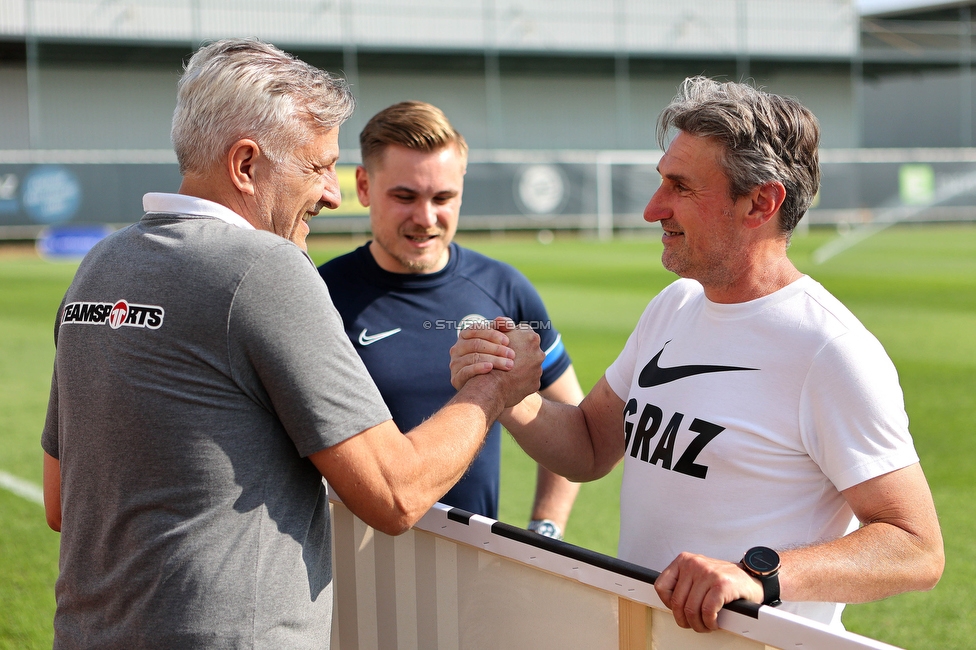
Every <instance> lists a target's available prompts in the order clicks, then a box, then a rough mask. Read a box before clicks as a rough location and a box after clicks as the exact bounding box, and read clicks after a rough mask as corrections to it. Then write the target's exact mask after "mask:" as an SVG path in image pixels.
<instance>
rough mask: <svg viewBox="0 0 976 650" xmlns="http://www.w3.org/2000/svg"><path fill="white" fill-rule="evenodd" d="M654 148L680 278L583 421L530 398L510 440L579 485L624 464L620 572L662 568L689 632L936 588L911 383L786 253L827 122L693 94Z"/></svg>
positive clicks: (585, 409) (937, 537)
mask: <svg viewBox="0 0 976 650" xmlns="http://www.w3.org/2000/svg"><path fill="white" fill-rule="evenodd" d="M675 132H676V135H674V137H673V139H671V140H670V143H668V142H667V139H668V138H669V137H670V136H671V135H672V134H673V133H675ZM659 135H660V139H661V145H662V147H664V146H665V145H666V146H667V151H666V152H665V154H664V156H663V157H662V158H661V161H660V163H659V164H658V171H659V172H660V174H661V186H660V188H659V189H658V190H657V192H655V194H654V196H653V197H652V198H651V200H650V202H649V203H648V205H647V208H646V209H645V211H644V218H645V219H646V220H647V221H650V222H654V223H660V224H661V227H662V229H663V230H664V236H663V242H664V253H663V256H662V261H663V263H664V266H665V268H667V269H669V270H670V271H673V272H674V273H676V274H677V275H679V276H680V277H681V278H682V279H680V280H678V281H676V282H674V283H673V284H671V285H670V286H668V287H667V288H665V289H664V290H663V291H662V292H661V293H660V294H659V295H658V296H657V297H655V298H654V299H653V300H652V301H651V302H650V304H649V305H648V306H647V309H646V310H645V311H644V314H643V316H641V319H640V321H639V322H638V323H637V327H636V329H635V330H634V332H633V333H632V334H631V336H630V339H629V340H628V341H627V344H626V346H625V347H624V349H623V351H622V352H621V353H620V356H619V357H618V358H617V360H616V361H615V362H614V363H613V364H612V365H611V366H610V367H609V368H608V369H607V371H606V374H605V375H604V377H603V378H602V379H601V380H600V381H599V382H598V383H597V385H596V386H595V387H594V388H593V390H592V391H591V392H590V393H589V395H587V396H586V398H585V399H584V400H583V402H582V403H581V404H580V405H579V407H573V406H567V405H564V404H555V403H553V402H550V401H547V400H545V399H544V398H542V397H540V396H539V395H538V394H533V395H530V396H529V397H527V398H526V399H525V400H523V401H522V402H521V403H520V404H519V405H518V406H516V407H515V408H513V409H511V410H509V411H506V412H505V413H504V414H503V416H502V423H503V424H504V425H505V426H506V427H507V428H508V429H509V431H511V432H512V434H513V435H514V436H515V438H516V439H517V440H518V442H519V444H520V445H522V447H523V448H524V449H525V450H526V451H527V452H528V453H529V455H531V456H532V457H533V458H535V459H536V460H537V461H539V462H540V463H543V464H544V465H546V466H547V467H548V468H549V469H551V470H552V471H554V472H556V473H559V474H561V475H563V476H566V477H568V478H570V479H572V480H577V481H586V480H593V479H595V478H599V477H600V476H603V475H604V474H606V473H607V472H609V471H610V469H611V468H612V467H613V466H614V465H616V464H617V463H618V462H619V461H620V460H621V459H623V461H624V476H623V484H622V486H621V496H620V547H619V555H620V557H621V558H622V559H625V560H628V561H631V562H634V563H637V564H641V565H643V566H646V567H649V568H652V569H656V570H660V571H662V572H661V575H660V577H658V579H657V581H656V582H655V585H654V586H655V589H656V590H657V592H658V594H659V595H660V597H661V599H662V601H663V602H664V604H665V605H667V606H668V607H670V608H671V610H672V613H673V615H674V618H675V620H676V622H677V623H678V624H679V625H680V626H682V627H690V628H693V629H695V630H697V631H700V632H704V631H708V630H712V629H715V628H716V627H717V615H718V612H719V610H720V609H721V607H722V606H723V605H725V604H726V603H728V602H730V601H732V600H736V599H740V598H741V599H747V600H750V601H753V602H756V603H763V604H766V605H780V604H782V606H783V608H784V609H788V610H790V611H792V612H794V613H798V614H801V615H804V616H807V617H810V618H813V619H815V620H819V621H821V622H823V623H828V624H834V625H840V624H841V621H840V614H841V611H842V609H843V605H841V604H840V603H849V602H863V601H867V600H874V599H878V598H884V597H886V596H890V595H892V594H896V593H899V592H902V591H907V590H912V589H931V588H932V587H933V586H934V585H935V583H936V582H937V581H938V580H939V577H940V576H941V575H942V569H943V565H944V561H945V558H944V552H943V545H942V536H941V533H940V530H939V522H938V518H937V517H936V513H935V507H934V505H933V503H932V496H931V493H930V491H929V488H928V484H927V482H926V480H925V476H924V474H923V473H922V469H921V467H920V466H919V463H918V455H917V454H916V453H915V449H914V445H913V443H912V438H911V435H910V434H909V431H908V417H907V415H906V414H905V408H904V401H903V398H902V393H901V388H900V387H899V385H898V376H897V373H896V372H895V368H894V366H893V364H892V363H891V361H890V359H889V358H888V356H887V354H886V353H885V351H884V349H883V348H882V347H881V344H880V343H879V342H878V340H877V339H876V338H874V337H873V336H872V335H871V334H870V333H869V332H868V331H867V330H866V329H865V328H864V326H863V325H861V323H859V322H858V320H857V319H856V318H855V317H854V315H853V314H851V313H850V311H848V310H847V309H846V308H845V307H844V306H843V305H842V304H841V303H840V302H838V301H837V299H835V298H834V297H833V296H831V295H830V294H829V293H828V292H827V291H826V290H825V289H824V288H823V287H822V286H821V285H820V284H818V283H817V282H815V281H814V280H813V279H812V278H810V277H808V276H805V275H803V274H802V273H800V271H798V270H797V268H796V267H795V266H793V264H792V262H791V261H790V259H789V258H788V257H787V255H786V249H787V246H788V244H789V240H790V234H791V233H792V231H793V229H794V227H795V226H796V224H797V222H798V221H799V219H800V218H801V217H802V216H803V214H804V213H805V212H806V210H807V208H808V207H809V206H810V203H811V202H812V200H813V197H814V195H815V194H816V192H817V187H818V185H819V179H820V170H819V163H818V158H817V146H818V142H819V127H818V125H817V121H816V118H815V117H814V116H813V114H812V113H810V111H809V110H807V109H806V108H804V107H803V106H802V105H800V103H799V102H797V101H796V100H793V99H789V98H785V97H779V96H776V95H772V94H769V93H765V92H762V91H759V90H757V89H755V88H752V87H750V86H748V85H744V84H737V83H717V82H715V81H712V80H709V79H705V78H702V77H697V78H692V79H688V80H686V81H685V83H684V84H683V85H682V87H681V90H680V93H679V94H678V96H677V97H676V98H675V99H674V101H673V102H672V103H671V104H670V105H669V106H668V107H667V108H666V109H665V110H664V112H663V114H662V115H661V120H660V129H659ZM506 340H507V339H506V336H505V334H503V333H502V332H501V331H492V330H479V331H477V332H474V331H466V332H463V333H462V335H461V339H460V341H459V343H458V344H457V345H456V346H455V349H454V350H453V351H452V367H453V371H454V374H453V383H454V385H455V386H457V387H461V386H465V385H466V384H465V381H466V380H467V379H469V378H472V377H478V376H480V373H483V372H488V371H489V370H490V369H491V368H492V367H493V363H492V362H491V361H486V360H485V355H488V356H490V357H493V358H494V361H495V363H494V367H502V365H501V364H502V363H504V362H505V360H507V359H508V358H510V357H513V356H514V357H517V355H513V351H512V350H510V349H507V345H506ZM479 355H480V356H479ZM781 601H782V602H781Z"/></svg>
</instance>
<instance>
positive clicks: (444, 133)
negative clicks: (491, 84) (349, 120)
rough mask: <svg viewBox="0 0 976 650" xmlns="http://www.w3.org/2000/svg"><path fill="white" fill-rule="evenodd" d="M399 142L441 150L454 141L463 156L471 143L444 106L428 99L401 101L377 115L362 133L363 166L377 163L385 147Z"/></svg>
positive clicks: (465, 155) (360, 141)
mask: <svg viewBox="0 0 976 650" xmlns="http://www.w3.org/2000/svg"><path fill="white" fill-rule="evenodd" d="M391 144H395V145H400V146H401V147H406V148H407V149H413V150H415V151H424V152H428V153H429V152H432V151H439V150H441V149H443V148H444V147H446V146H448V145H451V144H453V145H454V146H456V147H457V148H458V153H460V154H461V158H462V159H467V157H468V143H467V142H465V141H464V136H462V135H461V134H460V133H458V132H457V130H455V128H454V127H453V126H451V123H450V122H449V121H448V119H447V116H445V115H444V113H443V111H441V109H439V108H437V107H436V106H433V105H431V104H427V103H426V102H416V101H409V102H400V103H399V104H394V105H393V106H390V107H388V108H384V109H383V110H382V111H380V112H379V113H377V114H376V115H374V116H373V117H372V118H371V119H370V120H369V122H367V123H366V126H365V127H363V130H362V132H361V133H360V134H359V149H360V152H361V153H362V157H363V166H364V167H366V169H370V168H371V166H373V165H375V164H377V163H378V162H379V160H380V158H381V157H382V155H383V152H384V151H385V150H386V148H387V147H388V146H389V145H391Z"/></svg>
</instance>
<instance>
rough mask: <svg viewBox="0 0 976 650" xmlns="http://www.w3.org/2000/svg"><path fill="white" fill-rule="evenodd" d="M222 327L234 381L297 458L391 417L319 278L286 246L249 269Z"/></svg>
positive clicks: (311, 265)
mask: <svg viewBox="0 0 976 650" xmlns="http://www.w3.org/2000/svg"><path fill="white" fill-rule="evenodd" d="M228 329H229V331H228V345H229V346H230V350H229V356H230V359H231V363H232V365H233V367H234V369H235V370H234V371H235V374H236V375H237V380H238V381H239V382H240V383H241V384H243V386H244V389H245V391H246V392H249V393H251V394H261V395H264V394H266V395H267V399H268V400H269V401H270V403H271V407H272V408H273V409H274V411H275V413H276V414H277V416H278V418H279V419H280V421H281V423H282V425H283V426H284V428H285V430H286V431H287V432H288V435H289V436H290V437H291V438H292V440H293V441H294V443H295V446H296V447H297V449H298V451H299V453H300V454H301V455H302V456H308V455H309V454H312V453H315V452H316V451H319V450H321V449H324V448H326V447H329V446H332V445H335V444H337V443H339V442H342V441H343V440H346V439H348V438H350V437H352V436H354V435H356V434H358V433H360V432H361V431H364V430H365V429H368V428H370V427H373V426H375V425H377V424H380V423H381V422H384V421H386V420H389V419H390V412H389V409H388V408H387V407H386V405H385V404H384V402H383V398H382V397H381V396H380V393H379V390H378V389H377V388H376V385H375V384H374V383H373V381H372V379H370V376H369V373H368V372H367V370H366V367H365V366H364V365H363V362H362V360H361V359H360V358H359V355H358V354H356V351H355V350H354V349H353V347H352V344H351V343H350V342H349V339H348V338H347V337H346V334H345V331H344V330H343V327H342V319H341V318H340V316H339V313H338V312H337V311H336V309H335V307H334V306H333V304H332V300H331V298H330V297H329V292H328V289H327V287H326V285H325V283H324V282H322V279H321V278H320V277H319V274H318V273H317V272H316V270H315V266H314V265H313V264H312V263H311V260H309V259H308V258H307V257H306V256H305V255H304V254H302V253H301V252H300V251H299V250H298V249H296V248H295V247H294V246H292V245H291V244H287V245H282V246H277V247H273V248H272V249H271V250H270V251H269V252H268V253H267V254H266V255H264V256H263V257H262V258H261V259H259V260H258V261H257V262H256V263H255V264H254V265H253V266H252V267H251V268H250V270H249V271H248V272H247V274H246V275H245V277H244V278H243V279H242V281H241V282H240V285H239V286H238V289H237V291H236V293H235V296H234V300H233V306H232V308H231V314H230V317H229V319H228ZM255 384H257V385H255Z"/></svg>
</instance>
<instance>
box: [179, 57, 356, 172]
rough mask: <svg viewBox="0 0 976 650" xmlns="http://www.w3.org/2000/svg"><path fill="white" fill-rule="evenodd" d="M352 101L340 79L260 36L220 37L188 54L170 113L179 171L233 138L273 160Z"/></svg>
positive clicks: (341, 116) (208, 158)
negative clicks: (253, 145) (254, 144)
mask: <svg viewBox="0 0 976 650" xmlns="http://www.w3.org/2000/svg"><path fill="white" fill-rule="evenodd" d="M354 108H355V99H354V98H353V96H352V92H351V91H350V90H349V86H348V85H347V84H346V82H345V81H344V80H342V79H340V78H338V77H334V76H332V75H330V74H329V73H327V72H324V71H322V70H319V69H318V68H315V67H313V66H310V65H309V64H307V63H305V62H304V61H301V60H299V59H297V58H295V57H294V56H292V55H290V54H288V53H286V52H282V51H281V50H279V49H278V48H276V47H275V46H273V45H270V44H268V43H263V42H261V41H259V40H256V39H228V40H223V41H217V42H216V43H211V44H209V45H206V46H204V47H202V48H200V49H199V50H197V52H196V53H195V54H194V55H193V56H192V57H191V58H190V60H189V62H188V63H187V64H186V69H185V71H184V73H183V76H182V77H181V78H180V81H179V85H178V92H177V101H176V111H175V112H174V113H173V130H172V139H173V148H174V149H175V150H176V159H177V160H178V161H179V164H180V173H181V174H184V175H185V174H186V173H187V172H195V173H201V172H206V171H208V170H210V169H211V168H212V167H213V166H214V165H215V164H217V163H219V161H220V160H221V158H222V157H223V156H225V155H226V154H227V152H228V151H229V150H230V146H231V145H232V144H233V143H234V142H237V141H238V140H240V139H241V138H250V139H252V140H254V141H255V142H257V143H258V146H260V147H261V150H262V152H263V153H264V154H265V155H266V156H267V157H268V158H270V159H271V161H272V162H274V163H275V164H280V163H281V162H283V161H285V160H286V159H287V157H288V155H289V153H290V152H291V151H292V150H294V149H295V148H297V147H300V146H302V145H304V144H306V143H307V142H309V141H310V140H311V139H312V137H314V134H315V131H316V130H318V129H325V130H332V129H334V128H336V127H338V126H339V125H340V124H342V123H343V122H344V121H345V120H346V119H347V118H348V117H349V116H350V115H352V111H353V109H354Z"/></svg>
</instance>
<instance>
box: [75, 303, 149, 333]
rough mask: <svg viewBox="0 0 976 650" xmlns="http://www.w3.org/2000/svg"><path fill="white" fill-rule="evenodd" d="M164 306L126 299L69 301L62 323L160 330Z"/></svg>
mask: <svg viewBox="0 0 976 650" xmlns="http://www.w3.org/2000/svg"><path fill="white" fill-rule="evenodd" d="M163 314H164V312H163V308H162V307H160V306H158V305H136V304H131V303H129V302H128V301H126V300H119V301H117V302H115V303H111V302H69V303H68V304H67V305H65V306H64V314H63V315H62V316H61V324H62V325H64V324H65V323H81V324H85V325H105V324H108V326H109V327H111V328H112V329H113V330H117V329H119V328H120V327H148V328H149V329H151V330H158V329H159V328H160V326H161V325H162V324H163Z"/></svg>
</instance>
